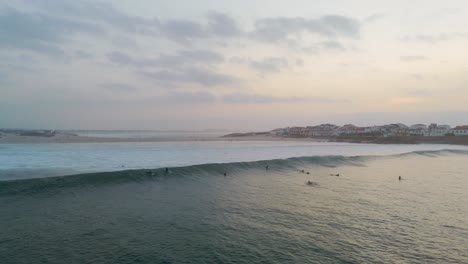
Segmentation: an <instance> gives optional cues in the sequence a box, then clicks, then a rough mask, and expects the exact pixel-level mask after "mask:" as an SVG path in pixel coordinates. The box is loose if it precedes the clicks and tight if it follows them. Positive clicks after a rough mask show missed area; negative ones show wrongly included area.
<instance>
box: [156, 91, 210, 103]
mask: <svg viewBox="0 0 468 264" xmlns="http://www.w3.org/2000/svg"><path fill="white" fill-rule="evenodd" d="M157 100H158V101H161V102H164V103H184V104H205V103H213V102H215V101H216V97H215V96H214V95H213V94H211V93H208V92H193V93H190V92H185V93H170V94H168V95H165V96H161V97H158V98H157Z"/></svg>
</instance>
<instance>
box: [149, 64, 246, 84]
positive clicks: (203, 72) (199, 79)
mask: <svg viewBox="0 0 468 264" xmlns="http://www.w3.org/2000/svg"><path fill="white" fill-rule="evenodd" d="M140 73H141V74H142V75H144V76H146V77H148V78H151V79H153V80H156V81H158V82H160V83H163V84H168V85H183V84H188V83H194V84H198V85H201V86H205V87H211V86H219V85H233V84H238V83H240V82H241V81H240V80H239V79H237V78H235V77H232V76H229V75H226V74H222V73H219V72H216V71H214V70H211V69H204V68H191V67H188V68H181V69H176V70H157V71H141V72H140Z"/></svg>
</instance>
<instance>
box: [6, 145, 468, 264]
mask: <svg viewBox="0 0 468 264" xmlns="http://www.w3.org/2000/svg"><path fill="white" fill-rule="evenodd" d="M266 165H268V166H269V167H270V169H269V170H266V169H265V166H266ZM301 170H304V172H305V173H302V172H301ZM224 172H227V176H223V173H224ZM306 172H309V173H310V174H306ZM338 173H339V174H340V176H331V174H334V175H336V174H338ZM398 176H402V178H403V180H401V181H399V180H398ZM307 181H312V182H314V183H316V184H315V185H311V186H309V185H307V184H306V182H307ZM467 190H468V153H467V152H466V151H464V150H458V151H420V152H412V153H409V154H395V155H379V156H353V157H351V156H313V157H304V158H296V159H286V160H285V159H277V160H268V161H259V162H247V163H246V162H240V163H227V164H211V165H197V166H188V167H180V168H171V170H170V171H169V172H168V173H166V172H165V171H164V170H163V169H158V170H147V169H145V170H131V171H120V172H110V173H95V174H86V175H77V176H65V177H58V178H41V179H27V180H17V181H0V229H1V232H0V258H1V261H0V262H1V263H468V250H466V249H467V248H468V191H467Z"/></svg>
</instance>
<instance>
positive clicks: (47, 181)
mask: <svg viewBox="0 0 468 264" xmlns="http://www.w3.org/2000/svg"><path fill="white" fill-rule="evenodd" d="M450 154H452V155H454V154H455V155H468V150H450V149H446V150H434V151H413V152H408V153H402V154H397V155H389V156H379V155H374V156H372V155H368V156H311V157H294V158H288V159H273V160H262V161H252V162H232V163H208V164H200V165H191V166H184V167H171V168H169V171H166V169H165V168H157V169H139V170H123V171H115V172H98V173H85V174H77V175H70V176H59V177H47V178H33V179H21V180H7V181H0V196H10V195H28V194H41V193H47V194H51V193H60V192H67V191H69V190H70V189H71V188H84V187H90V186H101V185H111V184H121V183H131V182H145V181H149V180H158V179H163V178H167V177H187V176H209V175H213V176H220V175H223V174H224V173H228V174H229V175H235V174H239V173H243V172H246V171H250V170H260V169H261V170H264V169H265V167H266V166H268V167H269V169H270V170H272V171H278V172H281V171H288V170H300V169H301V168H303V167H304V166H311V165H317V166H324V167H331V168H333V167H339V166H343V165H353V166H365V164H366V162H367V161H369V160H373V159H381V158H385V157H406V156H411V155H420V156H429V157H436V156H443V155H450Z"/></svg>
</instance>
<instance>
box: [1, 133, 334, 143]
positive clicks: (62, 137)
mask: <svg viewBox="0 0 468 264" xmlns="http://www.w3.org/2000/svg"><path fill="white" fill-rule="evenodd" d="M193 141H201V142H203V141H224V142H225V141H285V142H288V141H293V142H297V141H299V142H329V140H328V139H325V138H285V137H275V136H268V135H256V136H254V135H252V136H241V137H225V136H224V137H141V138H133V137H128V138H119V137H87V136H78V135H70V134H61V133H57V134H56V135H55V136H53V137H38V136H20V135H17V134H11V133H0V145H1V144H48V143H62V144H63V143H65V144H66V143H127V142H128V143H136V142H142V143H144V142H148V143H149V142H193Z"/></svg>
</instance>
